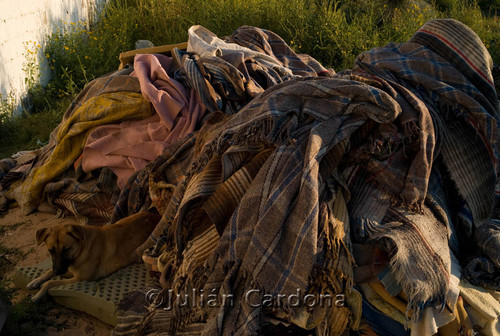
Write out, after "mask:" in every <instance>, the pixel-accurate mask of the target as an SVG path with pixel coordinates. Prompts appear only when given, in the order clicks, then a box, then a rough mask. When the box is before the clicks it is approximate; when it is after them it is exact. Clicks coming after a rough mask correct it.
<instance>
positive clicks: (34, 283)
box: [26, 278, 42, 289]
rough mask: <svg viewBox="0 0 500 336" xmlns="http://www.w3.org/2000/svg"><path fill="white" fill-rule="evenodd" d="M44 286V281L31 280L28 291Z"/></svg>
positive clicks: (27, 286)
mask: <svg viewBox="0 0 500 336" xmlns="http://www.w3.org/2000/svg"><path fill="white" fill-rule="evenodd" d="M41 284H42V281H40V279H39V278H36V279H34V280H31V281H30V282H29V283H28V284H27V285H26V288H28V289H37V288H40V285H41Z"/></svg>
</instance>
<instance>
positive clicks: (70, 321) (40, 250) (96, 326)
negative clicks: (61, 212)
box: [0, 208, 112, 336]
mask: <svg viewBox="0 0 500 336" xmlns="http://www.w3.org/2000/svg"><path fill="white" fill-rule="evenodd" d="M69 222H73V223H74V222H76V220H75V219H74V218H56V217H55V216H54V215H52V214H46V213H34V214H31V215H28V216H24V215H23V214H22V213H21V209H20V208H14V209H10V210H9V211H8V212H7V213H4V214H0V247H3V248H2V249H1V250H0V259H3V260H2V262H3V264H4V265H5V264H7V265H8V271H7V273H6V274H5V278H6V279H12V276H13V274H14V272H15V267H18V266H32V265H35V264H38V263H40V262H42V261H44V260H46V259H47V258H49V253H48V251H47V248H46V247H45V245H44V244H42V245H40V246H36V243H35V234H36V230H38V229H39V228H42V227H50V226H55V225H58V224H62V223H69ZM14 251H15V252H14ZM34 293H35V292H34V291H29V290H27V289H25V288H22V289H17V290H16V291H15V293H14V297H13V299H12V301H14V302H18V301H19V300H21V299H22V298H24V297H26V296H31V295H33V294H34ZM49 300H50V299H49ZM46 318H47V321H46V322H47V324H46V325H47V330H46V335H51V336H63V335H64V336H66V335H67V336H69V335H71V336H73V335H74V336H79V335H82V336H83V335H96V336H103V335H111V331H112V327H111V326H108V325H107V324H104V323H102V322H100V321H99V320H97V319H96V318H94V317H92V316H90V315H88V314H86V313H83V312H79V311H75V310H71V309H68V308H65V307H62V306H59V305H57V307H56V308H54V309H51V310H50V311H49V312H47V314H46Z"/></svg>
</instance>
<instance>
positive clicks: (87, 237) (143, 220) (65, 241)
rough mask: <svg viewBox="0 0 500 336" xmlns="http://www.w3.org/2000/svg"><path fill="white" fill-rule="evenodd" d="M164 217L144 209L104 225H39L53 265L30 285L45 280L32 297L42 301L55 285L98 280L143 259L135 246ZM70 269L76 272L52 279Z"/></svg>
mask: <svg viewBox="0 0 500 336" xmlns="http://www.w3.org/2000/svg"><path fill="white" fill-rule="evenodd" d="M160 219H161V216H160V215H159V214H156V213H151V212H140V213H137V214H135V215H132V216H129V217H126V218H123V219H121V220H119V221H118V222H116V223H115V224H111V225H105V226H103V227H94V226H82V225H77V224H63V225H59V226H56V227H52V228H43V229H39V230H38V231H37V232H36V242H37V244H38V245H40V244H41V243H42V242H45V245H46V246H47V249H48V250H49V252H50V255H51V257H52V269H51V270H48V271H47V272H46V273H44V274H42V275H41V276H40V277H38V278H36V279H35V280H33V281H31V282H30V283H29V284H28V285H27V286H26V287H27V288H29V289H35V288H39V287H40V285H42V284H43V285H42V287H41V288H40V291H38V293H37V294H36V295H34V296H33V297H32V300H33V301H35V302H37V301H39V300H40V299H41V298H42V297H44V296H45V295H46V294H47V291H48V290H49V289H50V288H52V287H56V286H61V285H67V284H71V283H74V282H78V281H84V280H89V281H94V280H97V279H100V278H103V277H106V276H108V275H110V274H111V273H113V272H115V271H117V270H119V269H120V268H123V267H125V266H127V265H129V264H132V263H134V262H138V261H140V259H141V258H140V256H138V255H137V254H136V253H135V249H136V248H137V247H139V246H140V245H141V244H142V243H144V242H145V241H146V239H147V238H148V237H149V235H150V234H151V232H152V231H153V229H154V228H155V226H156V224H158V222H159V221H160ZM68 271H69V272H71V275H72V277H70V278H68V279H61V280H49V279H50V278H52V277H53V276H54V275H64V274H66V273H68ZM68 275H69V274H68ZM47 280H49V281H47Z"/></svg>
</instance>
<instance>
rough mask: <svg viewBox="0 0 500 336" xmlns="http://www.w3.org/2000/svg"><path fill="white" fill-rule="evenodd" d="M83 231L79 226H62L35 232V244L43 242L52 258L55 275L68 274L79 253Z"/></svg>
mask: <svg viewBox="0 0 500 336" xmlns="http://www.w3.org/2000/svg"><path fill="white" fill-rule="evenodd" d="M83 236H84V231H83V228H82V227H81V226H80V225H76V224H63V225H59V226H55V227H51V228H43V229H39V230H37V232H36V243H37V245H40V244H41V243H43V242H45V245H46V246H47V249H48V250H49V253H50V255H51V257H52V270H53V271H54V274H56V275H63V274H65V273H66V272H68V267H69V266H70V265H71V264H73V263H74V261H75V259H76V258H77V257H78V255H79V254H80V251H81V246H82V243H83Z"/></svg>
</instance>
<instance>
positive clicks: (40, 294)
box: [31, 290, 45, 303]
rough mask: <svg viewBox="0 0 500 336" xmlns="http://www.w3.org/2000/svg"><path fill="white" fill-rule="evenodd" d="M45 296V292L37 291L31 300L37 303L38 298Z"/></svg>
mask: <svg viewBox="0 0 500 336" xmlns="http://www.w3.org/2000/svg"><path fill="white" fill-rule="evenodd" d="M44 296H45V293H44V291H42V290H41V291H38V293H36V294H35V295H33V296H32V297H31V301H33V302H34V303H38V302H40V300H42V298H43V297H44Z"/></svg>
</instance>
